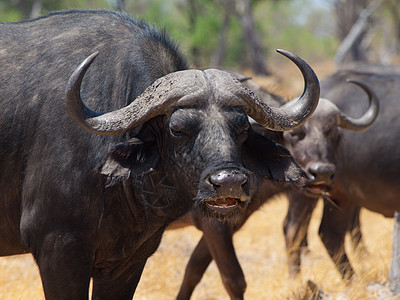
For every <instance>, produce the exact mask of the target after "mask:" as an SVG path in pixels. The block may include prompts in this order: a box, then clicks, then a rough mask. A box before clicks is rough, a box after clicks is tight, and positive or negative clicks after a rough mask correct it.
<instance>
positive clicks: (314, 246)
mask: <svg viewBox="0 0 400 300" xmlns="http://www.w3.org/2000/svg"><path fill="white" fill-rule="evenodd" d="M286 208H287V201H286V199H285V198H284V197H281V198H278V199H275V200H272V201H270V202H269V203H267V204H265V205H264V206H263V207H262V208H261V210H259V211H257V212H256V213H255V214H254V215H253V216H252V217H251V218H250V220H249V221H248V222H247V223H246V224H245V226H244V227H243V228H242V230H241V231H239V232H238V233H237V234H236V235H235V237H234V241H235V246H236V250H237V255H238V258H239V260H240V262H241V265H242V267H243V270H244V273H245V275H246V280H247V283H248V287H247V291H246V294H245V296H246V299H302V297H303V296H304V294H305V291H306V282H307V280H309V279H310V280H312V281H313V282H315V283H316V284H317V285H318V286H319V287H320V288H321V289H323V291H324V292H326V293H328V295H329V299H354V300H355V299H378V298H379V299H395V298H390V297H388V298H384V297H381V298H380V297H379V296H378V293H381V291H375V290H371V288H368V285H370V284H372V283H380V284H384V283H385V282H386V281H387V278H388V273H389V264H390V258H391V247H392V244H391V241H392V225H393V220H392V219H386V218H384V217H382V216H380V215H378V214H375V213H371V212H368V211H366V210H363V211H362V214H361V226H362V230H363V232H364V238H365V244H366V247H367V249H368V251H369V255H368V257H362V256H359V255H357V254H356V253H353V252H352V251H351V249H348V253H349V255H350V260H351V262H352V263H353V266H354V268H355V269H356V271H357V275H356V277H355V278H354V280H353V281H352V282H351V283H350V284H349V285H345V284H344V283H343V282H342V281H341V280H340V277H339V275H338V273H337V272H336V270H335V268H334V266H333V264H332V262H331V260H330V258H329V257H328V255H327V253H326V251H325V249H324V248H323V245H322V243H321V242H320V240H319V237H318V234H317V232H318V226H319V220H320V218H321V213H322V206H321V204H319V205H318V207H317V209H316V211H315V212H314V215H313V218H312V221H311V225H310V230H309V244H310V253H309V254H308V255H307V256H306V257H304V262H303V269H302V276H301V278H299V279H298V280H296V281H294V282H293V281H292V282H291V281H289V280H288V277H287V266H286V254H285V244H284V238H283V234H282V221H283V218H284V216H285V213H286ZM200 236H201V233H200V232H199V231H198V230H196V229H195V228H193V227H187V228H183V229H178V230H171V231H167V232H166V233H165V235H164V238H163V241H162V243H161V245H160V248H159V250H158V251H157V252H156V254H155V255H153V256H152V257H151V258H150V259H149V261H148V263H147V265H146V268H145V271H144V273H143V276H142V279H141V282H140V283H139V286H138V289H137V291H136V294H135V299H174V297H175V295H176V294H177V292H178V290H179V286H180V283H181V280H182V277H183V272H184V269H185V266H186V263H187V261H188V259H189V256H190V254H191V251H192V250H193V248H194V246H195V245H196V243H197V241H198V240H199V239H200ZM0 270H1V272H0V299H4V300H18V299H31V300H36V299H43V292H42V287H41V282H40V278H39V274H38V270H37V267H36V265H35V264H34V262H33V260H32V258H31V256H30V255H22V256H15V257H4V258H1V259H0ZM192 299H195V300H200V299H201V300H203V299H208V300H213V299H228V296H227V294H226V292H225V290H224V287H223V285H222V283H221V280H220V276H219V273H218V269H217V268H216V266H215V264H214V263H212V264H211V265H210V267H209V268H208V269H207V272H206V274H205V275H204V277H203V279H202V281H201V283H200V285H199V286H198V287H197V288H196V290H195V292H194V295H193V297H192Z"/></svg>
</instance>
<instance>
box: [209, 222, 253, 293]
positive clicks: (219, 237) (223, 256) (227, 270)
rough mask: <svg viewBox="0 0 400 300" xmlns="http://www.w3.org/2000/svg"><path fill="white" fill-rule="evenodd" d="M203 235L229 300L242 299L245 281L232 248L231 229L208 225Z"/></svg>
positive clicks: (218, 225) (226, 226)
mask: <svg viewBox="0 0 400 300" xmlns="http://www.w3.org/2000/svg"><path fill="white" fill-rule="evenodd" d="M203 234H204V238H205V240H206V241H207V245H208V249H209V250H210V252H211V255H212V257H213V259H214V260H215V263H216V264H217V266H218V270H219V272H220V274H221V278H222V282H223V284H224V286H225V289H226V291H227V292H228V294H229V296H230V298H231V299H232V300H233V299H235V300H236V299H237V300H240V299H243V294H244V292H245V290H246V280H245V278H244V274H243V270H242V268H241V266H240V264H239V261H238V259H237V256H236V252H235V248H234V246H233V240H232V230H231V228H230V227H229V226H228V225H227V224H224V223H220V222H218V223H208V224H207V225H206V226H205V228H203Z"/></svg>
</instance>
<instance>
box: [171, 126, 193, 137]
mask: <svg viewBox="0 0 400 300" xmlns="http://www.w3.org/2000/svg"><path fill="white" fill-rule="evenodd" d="M169 131H170V132H171V135H172V136H173V137H177V138H183V137H187V136H188V134H187V133H186V132H184V131H182V130H179V129H173V128H170V129H169Z"/></svg>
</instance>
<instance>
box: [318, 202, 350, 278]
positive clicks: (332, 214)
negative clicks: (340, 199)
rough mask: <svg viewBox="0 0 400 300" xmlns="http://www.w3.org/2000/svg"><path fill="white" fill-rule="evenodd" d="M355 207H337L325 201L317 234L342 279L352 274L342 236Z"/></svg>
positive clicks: (343, 236)
mask: <svg viewBox="0 0 400 300" xmlns="http://www.w3.org/2000/svg"><path fill="white" fill-rule="evenodd" d="M355 209H356V207H354V206H351V207H346V208H337V207H334V206H332V205H331V204H330V203H328V202H326V201H325V202H324V212H323V217H322V221H321V225H320V228H319V236H320V238H321V240H322V242H323V244H324V246H325V248H326V250H327V251H328V254H329V255H330V257H331V259H332V260H333V262H334V263H335V266H336V268H337V269H338V271H339V273H340V275H341V276H342V278H343V279H350V278H351V277H352V276H353V274H354V271H353V268H352V267H351V265H350V261H349V259H348V257H347V255H346V252H345V248H344V238H345V235H346V231H347V230H348V229H349V228H350V223H351V222H352V220H353V215H354V210H355Z"/></svg>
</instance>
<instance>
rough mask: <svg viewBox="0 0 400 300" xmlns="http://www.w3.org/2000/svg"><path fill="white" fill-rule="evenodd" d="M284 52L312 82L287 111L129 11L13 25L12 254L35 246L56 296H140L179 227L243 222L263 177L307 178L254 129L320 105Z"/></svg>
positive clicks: (7, 206) (6, 183)
mask: <svg viewBox="0 0 400 300" xmlns="http://www.w3.org/2000/svg"><path fill="white" fill-rule="evenodd" d="M92 53H93V54H92ZM280 53H282V54H283V55H285V56H287V57H288V58H289V59H291V60H292V61H293V62H294V63H296V65H297V66H298V67H299V69H300V70H301V71H302V74H303V76H304V79H305V91H304V93H303V96H302V97H301V99H299V101H298V102H296V103H294V104H293V105H292V106H290V107H285V108H282V109H280V108H271V107H269V106H268V105H266V104H265V103H263V102H262V101H261V100H260V99H259V98H258V97H257V96H256V95H255V94H254V93H253V92H251V91H250V90H248V89H247V88H245V87H243V86H242V85H241V84H240V82H239V81H238V80H236V79H235V78H233V77H232V76H231V75H230V74H228V73H226V72H222V71H219V70H215V69H208V70H204V71H201V70H189V69H188V64H187V63H186V60H185V59H184V57H183V55H182V54H181V53H180V51H179V50H178V49H177V47H176V46H175V44H174V43H173V42H172V41H171V40H170V39H169V38H168V36H167V35H166V34H165V32H163V31H161V32H160V31H158V30H157V29H156V28H153V27H151V26H149V25H147V24H146V23H144V22H142V21H137V20H135V19H133V18H132V17H130V16H128V15H125V14H119V13H115V12H108V11H83V10H74V11H66V12H56V13H52V14H49V15H47V16H44V17H40V18H38V19H35V20H30V21H24V22H18V23H1V24H0V62H1V65H2V67H1V70H0V90H1V93H0V114H1V117H0V167H1V170H2V172H1V175H0V190H1V194H0V201H1V210H0V241H1V242H0V255H11V254H19V253H27V252H31V253H32V254H33V256H34V258H35V260H36V262H37V264H38V266H39V270H40V275H41V279H42V283H43V288H44V293H45V296H46V298H47V299H87V297H88V288H89V282H90V278H93V299H130V298H132V296H133V294H134V291H135V289H136V286H137V284H138V281H139V278H140V276H141V273H142V270H143V268H144V265H145V263H146V260H147V258H148V257H149V256H150V255H151V254H152V253H154V251H155V250H156V248H157V246H158V244H159V242H160V239H161V236H162V233H163V231H164V229H165V227H166V226H167V225H168V224H169V223H170V222H171V221H172V220H174V219H176V218H177V217H179V216H181V215H183V214H184V213H186V212H187V211H188V210H189V209H190V208H191V207H195V208H196V209H198V210H199V211H201V212H202V213H204V214H205V215H206V216H208V217H209V218H210V219H220V220H223V219H230V218H234V217H235V216H236V215H238V214H240V211H241V210H242V209H244V208H245V207H246V206H247V205H248V203H249V202H251V198H252V196H253V194H254V191H255V189H256V187H257V184H258V182H259V181H263V180H271V181H277V182H290V181H297V180H299V179H301V178H303V176H304V172H303V171H302V170H301V169H300V168H299V167H298V165H297V164H296V163H295V162H294V160H293V159H292V157H291V156H290V154H289V153H288V151H287V150H286V149H285V148H283V147H281V146H279V145H277V144H275V143H274V142H272V141H270V140H268V139H267V138H265V137H263V136H261V135H258V134H257V133H256V132H254V131H253V130H252V129H251V127H250V126H249V122H248V116H251V117H252V118H254V119H255V120H257V121H258V122H259V123H260V124H262V125H263V126H265V127H266V128H269V129H272V130H277V131H283V130H290V129H293V128H295V127H297V126H299V125H301V124H302V123H303V122H304V121H305V120H306V119H307V118H308V117H309V116H310V114H311V113H312V112H313V111H314V109H315V108H316V106H317V103H318V100H319V83H318V79H317V77H316V76H315V74H314V72H313V71H312V69H311V68H310V67H309V66H308V65H307V64H306V63H305V62H304V61H303V60H301V59H300V58H299V57H297V56H295V55H292V54H291V53H288V52H285V51H280ZM85 58H86V59H85ZM82 61H83V62H82ZM80 62H82V63H81V64H80V65H79V63H80ZM78 65H79V66H78ZM71 74H72V75H71ZM81 99H83V101H84V102H85V103H86V105H87V106H86V105H85V104H84V103H83V102H82V100H81ZM96 111H98V112H96ZM67 112H68V113H67ZM107 112H108V113H107ZM77 124H78V125H79V126H78V125H77ZM81 127H82V128H83V129H82V128H81ZM259 153H268V154H269V155H268V156H265V155H264V156H262V155H259Z"/></svg>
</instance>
